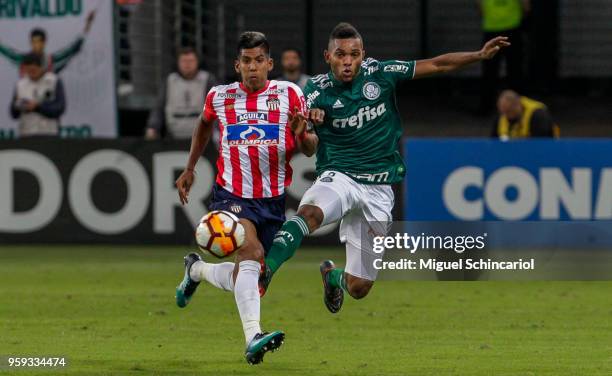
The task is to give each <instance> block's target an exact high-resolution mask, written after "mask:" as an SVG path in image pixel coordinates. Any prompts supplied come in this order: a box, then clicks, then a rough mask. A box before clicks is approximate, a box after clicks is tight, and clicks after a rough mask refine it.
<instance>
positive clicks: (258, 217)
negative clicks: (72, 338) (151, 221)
mask: <svg viewBox="0 0 612 376" xmlns="http://www.w3.org/2000/svg"><path fill="white" fill-rule="evenodd" d="M272 67H273V62H272V59H271V58H270V47H269V44H268V42H267V40H266V37H265V35H264V34H262V33H259V32H245V33H243V34H242V35H241V36H240V38H239V42H238V57H237V60H236V62H235V69H236V72H237V73H239V74H240V75H241V77H242V81H241V82H234V83H232V84H229V85H220V86H215V87H213V88H212V89H211V90H210V92H209V93H208V95H207V97H206V102H205V105H204V110H203V112H202V115H201V119H200V124H199V125H198V126H197V127H196V128H195V130H194V133H193V136H192V141H191V150H190V153H189V160H188V162H187V166H186V167H185V170H184V171H183V173H182V174H181V176H180V177H179V178H178V180H177V182H176V186H177V188H178V191H179V196H180V200H181V203H183V204H186V203H187V201H188V197H189V196H188V195H189V189H190V187H191V186H192V184H193V182H194V168H195V164H196V162H197V160H198V159H199V158H200V156H201V155H202V151H203V150H204V148H205V147H206V144H207V143H208V141H209V140H210V137H211V133H212V126H213V122H214V121H215V120H217V119H218V124H219V130H220V141H219V158H218V160H217V169H218V173H217V177H216V183H215V185H214V187H213V193H212V200H211V204H210V205H209V209H210V210H227V211H231V212H233V213H234V214H235V215H236V216H238V217H239V218H240V223H241V224H242V225H243V226H244V229H245V232H246V237H245V243H244V244H243V245H242V246H241V247H240V248H239V249H238V250H237V256H236V262H235V263H231V262H224V263H218V264H211V263H206V262H204V261H203V260H202V259H201V257H200V256H199V255H198V254H197V253H190V254H189V255H187V256H186V257H185V276H184V279H183V281H182V282H181V284H180V285H179V286H178V287H177V290H176V301H177V304H178V306H179V307H185V306H186V305H187V304H188V303H189V301H190V299H191V297H192V296H193V294H194V292H195V290H196V288H197V287H198V285H199V283H200V281H202V280H206V281H208V282H209V283H210V284H212V285H213V286H215V287H218V288H220V289H223V290H227V291H233V292H234V296H235V299H236V305H237V306H238V312H239V314H240V319H241V320H242V326H243V329H244V335H245V340H246V352H245V355H246V360H247V362H248V363H250V364H257V363H259V362H261V361H262V359H263V356H264V354H265V353H266V352H267V351H270V350H275V349H276V348H278V347H279V346H280V345H281V344H282V341H283V339H284V333H283V332H281V331H275V332H272V333H267V332H263V331H262V330H261V327H260V295H259V290H258V279H259V276H260V272H261V262H262V261H263V258H264V254H265V251H266V250H267V249H269V248H270V246H271V244H272V240H273V238H274V236H275V234H276V232H277V231H278V230H279V229H280V227H281V226H282V224H283V222H284V221H285V188H286V187H287V186H289V184H291V173H292V171H291V166H290V165H289V161H290V160H291V156H292V154H293V153H294V151H295V150H296V149H299V150H301V151H302V152H303V153H305V154H306V155H312V154H313V153H314V152H315V150H316V143H317V140H318V138H317V136H316V134H314V133H313V132H307V130H306V128H307V121H306V101H305V99H304V95H303V94H302V91H301V90H300V88H299V87H298V86H297V85H295V84H293V83H291V82H287V81H275V80H268V74H269V72H270V71H271V70H272Z"/></svg>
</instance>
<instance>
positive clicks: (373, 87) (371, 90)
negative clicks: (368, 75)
mask: <svg viewBox="0 0 612 376" xmlns="http://www.w3.org/2000/svg"><path fill="white" fill-rule="evenodd" d="M362 92H363V96H364V97H366V98H368V99H369V100H372V101H373V100H374V99H378V97H380V92H381V89H380V86H378V84H377V83H376V82H368V83H366V84H365V85H363V90H362Z"/></svg>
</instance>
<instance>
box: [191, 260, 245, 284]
mask: <svg viewBox="0 0 612 376" xmlns="http://www.w3.org/2000/svg"><path fill="white" fill-rule="evenodd" d="M234 266H235V264H234V263H233V262H222V263H218V264H213V263H209V262H205V261H202V260H199V261H196V262H195V263H194V264H193V265H192V266H191V270H190V272H189V275H190V276H191V279H192V280H194V281H196V282H200V281H202V280H205V281H207V282H208V283H210V284H211V285H213V286H215V287H216V288H219V289H222V290H225V291H234V277H233V274H234Z"/></svg>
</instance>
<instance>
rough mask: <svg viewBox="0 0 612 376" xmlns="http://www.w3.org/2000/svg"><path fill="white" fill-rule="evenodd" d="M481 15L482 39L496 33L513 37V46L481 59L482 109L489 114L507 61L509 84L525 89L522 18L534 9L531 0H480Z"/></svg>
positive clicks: (512, 86) (509, 85)
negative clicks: (503, 63)
mask: <svg viewBox="0 0 612 376" xmlns="http://www.w3.org/2000/svg"><path fill="white" fill-rule="evenodd" d="M478 3H479V6H480V13H481V16H482V30H483V40H484V41H485V42H486V41H488V40H491V39H492V38H494V37H496V36H499V35H501V36H505V37H508V38H509V39H510V43H511V44H512V45H511V46H510V47H508V48H506V49H504V51H501V52H500V53H499V54H497V56H495V57H494V58H493V59H490V60H484V61H483V62H482V84H481V101H480V111H481V113H482V114H485V115H486V114H489V113H491V111H492V110H493V105H494V103H495V96H496V95H497V92H498V90H499V88H500V79H499V76H500V73H499V70H500V65H501V61H502V59H503V60H504V61H505V63H506V79H507V81H506V87H507V88H509V89H513V90H518V91H521V90H522V79H523V75H524V72H523V61H524V57H523V51H524V48H523V27H522V26H523V20H524V18H525V16H526V15H527V14H528V13H529V12H530V10H531V2H530V0H478Z"/></svg>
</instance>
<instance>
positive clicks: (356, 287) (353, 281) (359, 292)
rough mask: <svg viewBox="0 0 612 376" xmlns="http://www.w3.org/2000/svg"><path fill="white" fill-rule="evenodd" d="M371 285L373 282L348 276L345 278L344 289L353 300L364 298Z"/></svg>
mask: <svg viewBox="0 0 612 376" xmlns="http://www.w3.org/2000/svg"><path fill="white" fill-rule="evenodd" d="M373 285H374V281H369V280H367V279H363V278H358V277H354V276H352V275H350V274H349V275H347V276H346V288H347V290H348V293H349V295H350V296H351V297H352V298H353V299H363V298H365V297H366V296H367V295H368V293H369V292H370V289H371V288H372V286H373Z"/></svg>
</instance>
